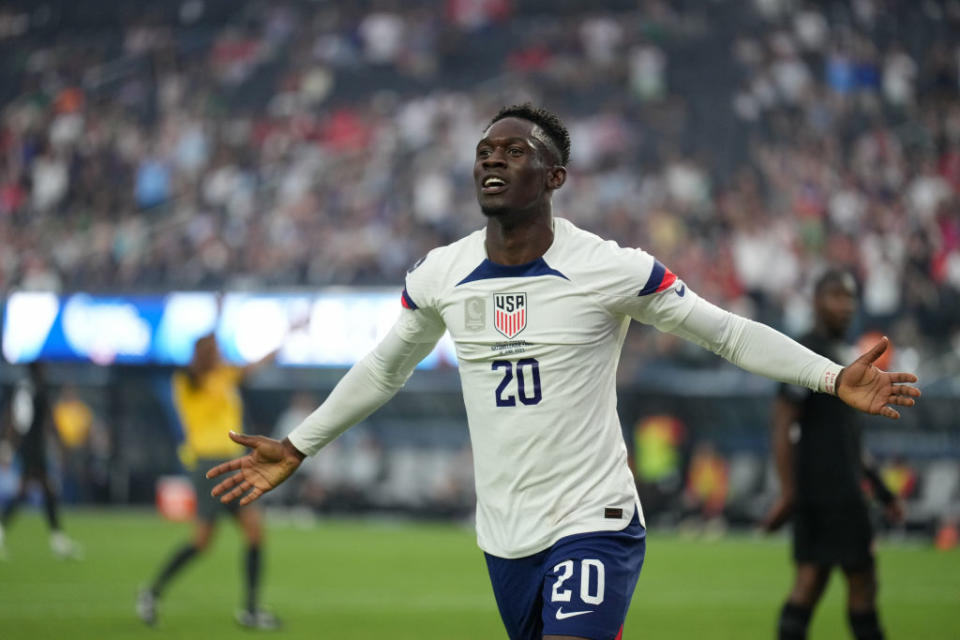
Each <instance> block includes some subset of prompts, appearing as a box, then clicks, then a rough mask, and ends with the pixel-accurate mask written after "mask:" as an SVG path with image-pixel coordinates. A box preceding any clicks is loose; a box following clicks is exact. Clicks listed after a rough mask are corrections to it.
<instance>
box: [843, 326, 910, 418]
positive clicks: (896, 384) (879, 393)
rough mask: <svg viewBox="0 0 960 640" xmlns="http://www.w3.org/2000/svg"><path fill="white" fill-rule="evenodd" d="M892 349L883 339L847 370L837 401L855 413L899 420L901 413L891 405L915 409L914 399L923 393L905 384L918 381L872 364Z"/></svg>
mask: <svg viewBox="0 0 960 640" xmlns="http://www.w3.org/2000/svg"><path fill="white" fill-rule="evenodd" d="M889 345H890V340H889V338H887V337H886V336H884V337H883V338H881V339H880V341H879V342H877V344H875V345H874V346H873V347H872V348H871V349H870V350H869V351H867V352H866V353H865V354H863V355H862V356H860V357H859V358H857V360H856V361H855V362H854V363H853V364H851V365H850V366H848V367H844V368H843V371H841V372H840V376H839V378H838V380H837V397H839V398H840V399H841V400H843V401H844V402H846V403H847V404H848V405H850V406H851V407H853V408H854V409H859V410H860V411H864V412H866V413H872V414H874V415H880V416H886V417H887V418H892V419H894V420H896V419H897V418H899V417H900V412H899V411H897V410H896V409H894V408H893V407H891V406H889V405H898V406H901V407H912V406H913V405H914V404H915V401H914V398H919V397H920V389H917V388H916V387H914V386H911V385H909V384H904V383H908V382H916V381H917V376H915V375H913V374H912V373H902V372H900V373H892V372H889V371H882V370H881V369H879V368H878V367H877V366H876V365H874V364H873V363H874V362H875V361H876V359H877V358H879V357H880V356H881V355H882V354H883V352H884V351H886V350H887V347H888V346H889Z"/></svg>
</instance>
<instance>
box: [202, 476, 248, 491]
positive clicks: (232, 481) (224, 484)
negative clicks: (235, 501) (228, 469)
mask: <svg viewBox="0 0 960 640" xmlns="http://www.w3.org/2000/svg"><path fill="white" fill-rule="evenodd" d="M241 482H243V474H242V473H235V474H233V475H232V476H230V477H229V478H225V479H224V480H222V481H221V482H220V483H219V484H218V485H217V486H215V487H214V488H213V491H211V492H210V495H212V496H219V495H220V494H221V493H223V492H224V491H226V490H228V489H232V488H233V487H235V486H237V485H238V484H240V483H241Z"/></svg>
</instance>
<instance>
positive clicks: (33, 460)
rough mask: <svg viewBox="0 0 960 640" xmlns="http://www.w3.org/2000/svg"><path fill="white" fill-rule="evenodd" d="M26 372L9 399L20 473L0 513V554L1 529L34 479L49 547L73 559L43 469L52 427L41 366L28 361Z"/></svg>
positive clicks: (73, 547) (74, 548) (75, 554)
mask: <svg viewBox="0 0 960 640" xmlns="http://www.w3.org/2000/svg"><path fill="white" fill-rule="evenodd" d="M27 372H28V375H27V376H26V378H25V379H24V380H22V381H20V382H19V383H18V384H17V385H16V386H15V387H14V390H13V393H12V394H11V397H10V402H9V424H10V426H12V427H13V431H14V432H15V433H17V434H18V435H19V445H18V447H17V452H18V454H19V457H20V463H21V465H22V473H21V476H20V489H19V491H17V495H16V496H15V497H14V498H13V499H12V500H11V501H10V502H9V503H7V506H6V507H5V508H4V510H3V515H2V516H0V557H2V556H3V555H5V550H4V545H3V538H4V529H5V528H6V527H7V526H8V525H9V523H10V521H11V519H12V518H13V516H14V514H15V513H16V511H17V509H18V508H19V506H20V504H21V503H22V502H23V501H24V500H25V499H26V497H27V488H28V487H29V485H30V483H31V482H36V483H38V484H39V485H40V488H41V489H42V491H43V505H44V510H45V513H46V515H47V524H48V525H49V526H50V549H51V550H52V551H53V552H54V553H55V554H56V555H58V556H60V557H62V558H73V559H77V558H79V557H80V555H81V551H80V547H79V546H78V545H77V543H76V542H74V541H73V540H71V539H70V538H68V537H67V536H66V534H64V533H63V531H62V530H61V529H60V519H59V517H58V514H57V495H56V493H54V490H53V483H52V481H51V478H50V474H49V473H48V472H47V444H46V442H47V433H48V431H54V432H55V431H56V430H55V429H52V416H51V409H50V399H49V397H48V390H47V387H46V384H45V383H44V379H43V366H42V365H41V364H40V363H39V362H37V361H34V362H31V363H30V364H29V365H28V366H27Z"/></svg>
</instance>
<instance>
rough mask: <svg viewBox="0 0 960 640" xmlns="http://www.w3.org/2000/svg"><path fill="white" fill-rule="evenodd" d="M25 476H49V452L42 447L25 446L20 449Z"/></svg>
mask: <svg viewBox="0 0 960 640" xmlns="http://www.w3.org/2000/svg"><path fill="white" fill-rule="evenodd" d="M18 454H19V455H20V465H21V468H22V469H23V476H24V477H25V478H32V479H36V480H42V479H44V478H46V477H47V452H46V451H44V450H43V449H42V448H40V447H29V448H28V447H23V448H21V449H20V450H19V451H18Z"/></svg>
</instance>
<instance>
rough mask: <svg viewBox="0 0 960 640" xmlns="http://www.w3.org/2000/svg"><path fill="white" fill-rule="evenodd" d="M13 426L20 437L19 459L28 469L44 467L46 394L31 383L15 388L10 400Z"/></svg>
mask: <svg viewBox="0 0 960 640" xmlns="http://www.w3.org/2000/svg"><path fill="white" fill-rule="evenodd" d="M11 409H12V413H13V415H12V418H13V425H14V428H15V429H16V430H17V432H18V433H19V434H20V446H19V448H18V450H19V452H20V456H21V458H22V459H23V462H24V464H25V465H26V466H27V467H34V466H40V465H43V464H44V462H45V458H46V432H45V427H46V424H47V421H48V420H49V419H50V403H49V401H48V398H47V391H46V389H45V388H43V387H42V386H38V385H36V384H34V383H33V382H32V381H25V382H22V383H20V384H18V385H17V386H16V387H15V388H14V392H13V398H12V407H11Z"/></svg>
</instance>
